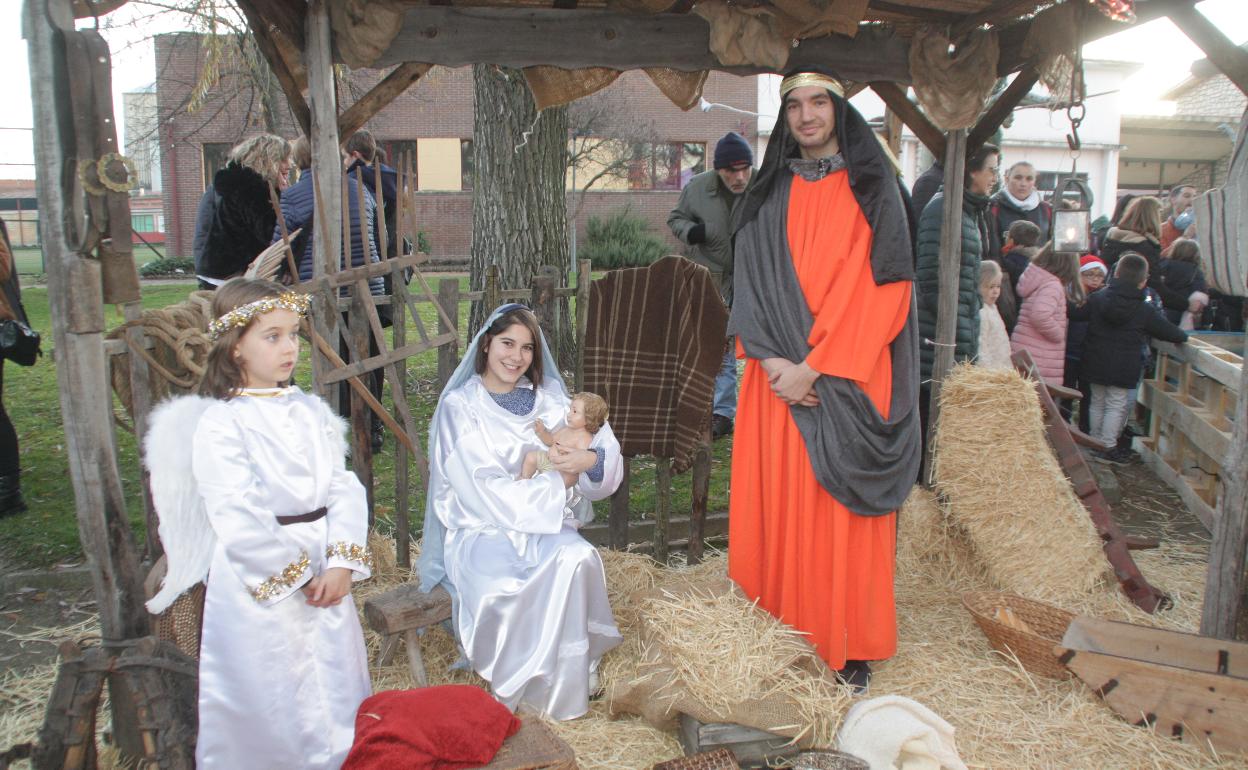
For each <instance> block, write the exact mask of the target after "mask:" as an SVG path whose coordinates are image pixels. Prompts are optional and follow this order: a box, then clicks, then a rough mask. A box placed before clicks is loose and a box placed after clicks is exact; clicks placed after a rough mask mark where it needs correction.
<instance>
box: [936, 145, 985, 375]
mask: <svg viewBox="0 0 1248 770" xmlns="http://www.w3.org/2000/svg"><path fill="white" fill-rule="evenodd" d="M1000 163H1001V151H1000V150H999V149H997V147H996V146H994V145H991V144H985V145H984V146H983V147H980V148H979V149H978V150H976V151H975V152H974V153H972V154H971V155H970V156H968V157H967V159H966V178H965V181H964V185H965V187H964V191H963V193H962V259H961V261H960V263H959V267H958V323H957V331H956V334H955V336H954V340H955V343H956V348H955V349H954V360H955V361H968V360H973V359H974V358H975V355H976V354H977V352H978V346H979V306H980V304H981V300H980V298H979V263H980V261H981V260H982V259H983V257H984V256H985V255H988V254H991V253H993V249H992V240H991V239H992V228H991V227H990V226H989V223H988V218H987V210H988V196H989V195H991V193H992V188H993V187H994V186H995V185H996V181H997V175H998V173H999V169H998V166H999V164H1000ZM944 206H945V195H944V192H941V193H938V194H937V195H936V197H935V198H932V200H931V202H930V203H928V204H927V206H926V207H925V208H924V209H923V214H922V215H921V216H920V217H919V235H918V248H917V253H918V264H917V266H916V270H915V289H916V293H917V297H918V305H919V334H920V338H919V364H920V369H921V372H922V378H923V382H924V383H927V381H928V380H930V379H931V377H932V364H933V363H934V361H935V359H936V346H935V345H934V344H933V341H934V340H935V339H936V306H937V303H938V301H939V286H940V225H941V221H942V219H943V215H944Z"/></svg>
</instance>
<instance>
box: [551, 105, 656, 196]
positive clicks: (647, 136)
mask: <svg viewBox="0 0 1248 770" xmlns="http://www.w3.org/2000/svg"><path fill="white" fill-rule="evenodd" d="M568 135H569V141H570V143H571V148H570V150H569V153H568V170H569V171H570V172H572V175H573V178H574V179H575V181H576V183H575V184H574V185H573V189H572V198H573V200H574V201H575V203H574V205H573V210H572V220H573V221H576V219H577V217H579V216H580V214H581V209H582V207H583V206H584V205H585V193H587V192H588V191H589V190H590V188H592V187H593V186H594V185H596V184H605V183H606V182H608V181H610V180H627V179H628V178H629V173H630V171H631V170H632V168H633V166H634V163H635V162H636V148H637V147H638V145H651V144H654V143H656V142H658V141H659V132H658V129H657V128H656V127H655V125H654V122H653V121H652V120H649V119H647V118H644V117H642V116H641V115H639V114H638V112H637V110H636V109H635V108H634V107H633V105H631V104H630V103H629V101H628V100H627V99H626V98H624V96H623V94H622V93H621V92H620V91H619V90H617V89H612V88H606V89H603V90H602V91H599V92H597V93H595V94H591V95H589V96H586V97H584V98H581V99H577V100H576V101H574V102H572V103H571V104H570V105H568Z"/></svg>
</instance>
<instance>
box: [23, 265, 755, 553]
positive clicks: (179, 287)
mask: <svg viewBox="0 0 1248 770" xmlns="http://www.w3.org/2000/svg"><path fill="white" fill-rule="evenodd" d="M431 284H432V285H433V288H434V290H435V291H436V289H437V285H436V280H431ZM412 289H413V290H414V291H419V286H418V285H416V284H413V286H412ZM460 289H461V290H462V291H467V289H468V281H467V278H461V279H460ZM193 290H194V286H191V285H187V284H172V285H161V284H145V285H144V287H143V307H144V308H160V307H165V306H167V305H170V304H173V303H175V302H179V301H181V300H183V299H185V298H186V296H187V295H188V294H189V293H190V292H191V291H193ZM22 298H23V302H24V304H25V306H26V311H27V314H28V315H29V317H30V321H31V325H32V326H33V327H34V328H35V329H37V330H38V331H40V332H41V333H42V334H43V337H44V353H45V355H44V357H43V358H41V359H40V360H39V361H38V363H36V364H35V365H34V366H32V367H20V366H16V365H14V364H13V363H12V362H9V363H7V364H6V365H5V367H4V405H5V408H6V409H7V411H8V413H9V416H10V418H11V419H12V420H13V424H14V427H15V428H16V430H17V435H18V445H19V447H20V453H21V463H22V487H23V491H24V492H25V495H26V500H27V502H28V504H29V506H30V511H29V512H28V513H26V514H22V515H20V516H11V517H7V518H4V519H0V551H2V552H3V555H4V557H5V558H6V559H7V560H8V561H10V562H13V563H15V564H16V565H18V566H22V567H29V568H42V567H47V566H50V565H53V564H58V563H64V562H76V561H81V560H82V558H83V555H82V550H81V548H80V546H79V540H78V524H77V518H76V513H75V508H74V494H73V486H72V484H71V480H70V475H69V462H68V458H67V456H66V449H65V436H64V427H63V425H62V421H61V406H60V396H59V391H58V383H57V378H56V367H55V365H54V364H53V361H52V327H51V322H50V318H49V313H48V296H47V289H46V288H43V287H39V286H31V287H28V288H26V289H25V290H24V291H23V293H22ZM420 308H421V319H422V320H423V321H424V323H425V326H426V329H428V330H429V332H430V333H431V334H433V333H436V329H437V318H436V312H435V310H434V308H433V306H432V305H429V304H421V305H420ZM468 311H469V305H468V303H462V304H461V306H460V312H459V328H460V329H464V328H465V327H466V325H467V318H468ZM120 323H121V316H120V313H119V312H118V311H117V310H116V309H115V308H108V309H107V313H106V328H109V329H111V328H113V327H115V326H116V325H118V324H120ZM414 339H418V337H417V336H416V331H415V329H413V328H411V324H410V323H409V330H408V340H409V341H411V340H414ZM461 351H462V346H461ZM407 372H408V375H407V378H408V386H407V388H406V390H407V395H408V402H409V404H410V405H411V407H412V416H413V419H414V421H415V424H416V430H417V434H418V435H419V436H421V439H422V440H421V445H422V450H423V445H424V443H425V442H424V437H425V436H426V435H427V433H428V426H429V421H430V419H432V416H433V408H434V406H435V404H436V401H437V396H438V394H437V392H436V391H437V353H436V351H429V352H426V353H423V354H421V355H418V356H414V357H413V358H411V359H409V360H408V368H407ZM296 381H297V382H298V383H300V384H301V385H302V386H303V387H304V389H305V390H306V389H308V384H309V383H310V381H311V367H310V364H309V361H308V352H307V350H306V347H305V350H304V354H303V362H302V363H301V365H300V367H299V369H298V370H297V372H296ZM384 401H385V403H386V405H387V406H388V407H389V406H391V404H392V400H391V398H390V389H389V387H387V388H386V397H385V399H384ZM114 412H115V414H116V415H117V416H118V419H119V420H120V421H122V422H124V423H127V424H128V423H129V419H128V417H127V416H126V414H125V411H124V409H123V408H122V407H121V405H120V402H118V401H117V400H116V399H115V398H114ZM116 435H117V449H118V462H119V464H120V467H121V474H122V480H123V488H124V491H125V496H126V506H127V513H128V517H129V521H130V524H131V526H132V528H133V531H134V536H135V538H136V540H137V542H138V543H139V544H140V546H141V545H142V543H143V540H144V537H145V528H144V522H143V512H142V503H141V497H140V494H141V488H140V486H139V484H140V482H139V478H140V473H139V461H138V453H137V448H136V443H135V439H134V436H133V434H131V433H129V432H127V431H126V430H123V429H118V430H117V431H116ZM394 445H395V439H394V437H393V436H389V435H388V436H387V437H386V443H385V447H384V448H383V449H382V451H381V452H380V453H379V454H378V455H377V456H376V457H375V458H374V485H373V489H374V500H375V506H374V510H375V513H376V517H377V523H378V526H379V528H380V529H382V530H383V531H392V530H393V527H394V522H395V472H394V459H395V457H394V455H395V452H394ZM730 451H731V441H730V440H729V439H725V440H721V441H717V442H716V443H715V444H714V450H713V459H712V466H711V467H712V472H711V494H710V501H709V508H710V510H711V511H723V510H727V506H728V469H729V454H730ZM632 468H633V470H632V486H631V490H630V500H629V507H630V518H632V519H633V520H640V519H642V518H647V517H649V516H651V515H652V514H653V511H654V497H655V495H654V461H653V458H636V459H634V461H633V466H632ZM409 478H410V479H411V483H410V491H409V494H408V506H409V519H410V522H411V531H412V533H413V535H415V536H419V533H420V527H421V523H422V520H423V513H424V490H423V489H422V488H421V486H420V480H419V474H418V473H417V471H416V467H415V465H412V466H411V469H410V472H409ZM690 482H691V474H690V473H684V474H681V475H680V476H677V477H675V478H674V479H673V491H672V515H673V516H681V515H687V514H688V511H689V507H690ZM607 506H608V503H607V501H603V502H600V503H598V504H597V505H596V506H595V510H596V511H597V514H598V520H599V521H605V520H606V515H607Z"/></svg>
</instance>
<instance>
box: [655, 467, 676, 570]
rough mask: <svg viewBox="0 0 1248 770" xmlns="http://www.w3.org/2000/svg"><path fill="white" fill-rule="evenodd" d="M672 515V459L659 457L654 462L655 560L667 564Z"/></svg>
mask: <svg viewBox="0 0 1248 770" xmlns="http://www.w3.org/2000/svg"><path fill="white" fill-rule="evenodd" d="M671 515H672V461H671V459H669V458H667V457H657V458H655V463H654V552H653V553H654V560H655V561H657V562H658V563H659V564H661V565H663V566H665V567H666V566H667V548H668V542H667V538H668V533H667V522H668V519H670V518H671Z"/></svg>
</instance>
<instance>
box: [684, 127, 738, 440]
mask: <svg viewBox="0 0 1248 770" xmlns="http://www.w3.org/2000/svg"><path fill="white" fill-rule="evenodd" d="M753 163H754V153H753V152H752V151H751V150H750V143H749V142H747V141H746V140H745V137H743V136H741V135H740V134H738V133H736V132H735V131H729V132H728V134H727V135H725V136H724V138H723V139H720V140H719V142H718V143H717V144H716V145H715V162H714V166H715V167H714V169H713V170H711V171H704V172H702V173H701V174H698V175H697V176H695V177H693V178H692V179H690V180H689V184H687V185H685V189H684V191H683V192H681V194H680V201H679V202H677V204H676V208H674V209H672V213H671V214H670V215H668V217H667V226H668V227H670V228H671V229H672V233H673V234H674V235H675V236H676V237H677V238H679V239H680V240H681V241H682V242H684V243H686V244H688V249H687V250H686V256H688V257H689V258H690V259H692V260H693V261H694V262H697V263H698V264H699V265H702V266H704V267H705V268H706V269H707V270H710V271H711V275H712V276H713V277H714V278H715V280H716V281H717V282H718V283H719V293H720V295H721V296H722V297H723V298H724V303H725V304H726V305H728V306H729V307H731V306H732V232H731V230H730V224H731V222H732V212H733V211H734V210H735V208H736V206H737V203H738V201H740V200H741V194H742V193H743V192H745V188H746V187H748V186H749V183H750V175H751V173H752V172H753V170H754V169H753V167H752V164H753ZM712 411H713V412H714V415H713V416H712V418H711V434H712V435H713V436H714V437H715V438H720V437H722V436H726V435H728V434H729V433H732V421H733V419H734V418H735V417H736V414H737V356H736V351H735V350H734V349H733V346H732V345H731V344H730V345H728V348H727V352H726V353H725V355H724V365H723V367H722V368H721V369H720V371H719V375H718V376H716V377H715V401H714V405H713V407H712Z"/></svg>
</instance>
